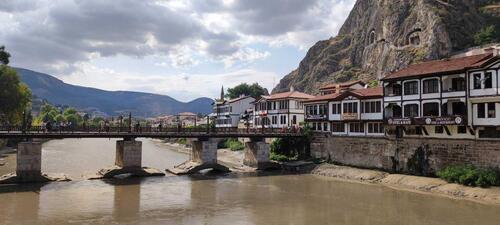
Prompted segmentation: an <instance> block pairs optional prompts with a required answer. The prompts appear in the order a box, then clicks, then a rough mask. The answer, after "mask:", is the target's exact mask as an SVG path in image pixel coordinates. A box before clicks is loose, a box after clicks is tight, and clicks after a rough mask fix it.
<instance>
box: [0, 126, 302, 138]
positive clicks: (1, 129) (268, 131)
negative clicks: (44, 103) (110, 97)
mask: <svg viewBox="0 0 500 225" xmlns="http://www.w3.org/2000/svg"><path fill="white" fill-rule="evenodd" d="M0 133H23V134H57V133H60V134H78V133H81V134H103V135H105V134H107V133H108V134H138V135H140V134H200V135H202V134H263V135H272V134H280V135H286V134H289V135H294V136H298V135H300V130H297V129H292V128H284V129H282V128H250V127H249V128H213V127H211V128H207V127H151V126H132V127H129V126H56V127H45V126H31V127H23V126H0Z"/></svg>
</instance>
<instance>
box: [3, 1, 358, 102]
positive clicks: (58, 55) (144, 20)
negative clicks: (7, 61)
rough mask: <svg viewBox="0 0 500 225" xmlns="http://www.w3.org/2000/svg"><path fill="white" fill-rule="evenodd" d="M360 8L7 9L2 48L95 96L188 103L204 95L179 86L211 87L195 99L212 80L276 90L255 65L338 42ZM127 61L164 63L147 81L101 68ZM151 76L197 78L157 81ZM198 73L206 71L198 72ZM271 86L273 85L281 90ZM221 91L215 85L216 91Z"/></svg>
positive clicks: (98, 5) (14, 4)
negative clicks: (137, 93) (287, 51)
mask: <svg viewBox="0 0 500 225" xmlns="http://www.w3.org/2000/svg"><path fill="white" fill-rule="evenodd" d="M354 2H355V0H121V1H113V0H85V1H81V0H0V29H1V30H2V32H1V33H0V45H6V47H7V49H8V51H9V52H10V53H11V54H12V55H13V57H12V58H11V62H12V64H13V65H14V66H20V67H26V68H30V69H34V70H39V71H41V72H47V73H50V74H55V75H58V76H60V77H62V78H64V80H66V81H70V82H75V83H77V84H82V85H83V84H84V85H87V86H92V87H100V88H105V89H108V88H109V89H112V90H117V89H121V90H125V89H129V88H130V89H133V90H143V91H148V92H158V93H167V91H168V93H177V94H178V96H174V97H180V96H183V97H184V96H186V94H185V93H191V94H187V95H188V96H195V94H193V93H194V92H193V91H192V90H191V87H190V85H188V83H178V82H187V81H190V82H193V83H194V84H196V83H197V82H199V81H203V82H204V85H199V86H196V88H200V87H205V88H201V89H198V90H196V89H195V90H196V91H200V90H203V91H205V90H208V89H207V88H206V87H208V85H207V84H212V81H216V82H219V83H220V85H222V81H226V82H230V83H228V84H225V86H227V87H229V86H231V85H233V84H237V83H239V82H243V81H248V82H254V81H259V83H261V82H267V83H265V85H269V86H268V88H272V87H271V85H272V84H273V83H274V82H275V80H276V79H279V78H280V77H281V76H283V75H284V74H280V75H279V76H278V75H277V74H274V73H272V72H263V73H261V72H260V71H259V70H258V69H254V68H253V67H254V66H253V65H254V63H255V62H258V61H259V60H265V59H269V58H271V59H272V58H273V57H272V56H273V48H275V47H277V46H280V47H282V46H285V47H287V48H288V47H289V48H299V49H302V50H305V49H307V48H309V47H310V46H311V45H312V44H314V43H315V42H316V41H318V40H321V39H326V38H329V37H331V36H334V35H335V34H336V33H337V32H338V30H339V29H340V26H341V24H342V23H343V21H344V19H345V18H346V17H347V15H348V13H349V11H350V9H351V8H352V6H353V5H354ZM256 46H257V47H256ZM121 57H125V58H136V59H144V58H148V57H155V58H156V59H160V60H156V61H155V62H153V63H149V64H147V63H144V65H146V66H145V67H144V71H143V72H142V74H132V73H129V72H127V73H122V72H120V73H118V72H116V71H127V66H130V67H132V65H123V63H115V64H116V65H109V66H103V65H95V64H93V63H95V61H96V59H100V58H101V59H103V58H104V59H109V60H106V61H107V62H109V61H112V60H113V59H116V60H119V58H121ZM274 60H275V59H274ZM207 63H208V64H211V65H208V66H207V65H205V64H207ZM110 64H113V63H110ZM117 65H120V66H117ZM295 66H296V65H293V66H291V67H295ZM103 67H106V68H109V69H111V70H108V69H102V68H103ZM148 67H155V68H156V69H158V68H163V69H174V70H175V69H182V70H181V71H185V72H186V71H190V72H189V74H179V75H175V74H158V71H157V70H154V69H150V68H148ZM197 67H201V68H202V69H199V70H196V69H193V68H197ZM206 67H210V68H211V69H212V71H211V73H216V72H218V74H222V75H208V74H204V72H203V69H205V68H206ZM213 68H218V69H217V70H218V71H213V70H214V69H213ZM290 69H293V68H290ZM268 70H269V69H268ZM278 70H279V71H282V70H283V69H282V68H279V69H276V71H278ZM134 71H136V70H134ZM177 72H178V71H177ZM170 73H174V72H170ZM186 73H187V72H186ZM67 74H69V75H68V76H61V75H67ZM244 74H246V76H243V75H244ZM261 74H265V76H264V75H261ZM229 76H234V77H235V79H236V78H237V82H236V81H234V82H233V83H231V82H232V80H231V78H230V77H229ZM267 77H272V81H269V79H267ZM185 78H187V79H185ZM247 78H251V79H250V80H248V79H247ZM254 78H255V79H254ZM127 79H128V80H127ZM221 79H222V80H221ZM252 79H254V80H252ZM261 80H262V81H261ZM110 81H112V82H110ZM156 81H158V82H156ZM166 81H168V82H166ZM173 84H174V85H173ZM161 85H166V86H167V87H166V86H161ZM220 85H219V84H216V85H215V86H218V87H213V88H214V90H218V89H219V88H220ZM172 86H175V87H172ZM217 92H218V91H217ZM203 94H207V95H212V94H213V93H212V92H211V91H207V92H204V93H203ZM201 95H202V94H199V95H197V96H201Z"/></svg>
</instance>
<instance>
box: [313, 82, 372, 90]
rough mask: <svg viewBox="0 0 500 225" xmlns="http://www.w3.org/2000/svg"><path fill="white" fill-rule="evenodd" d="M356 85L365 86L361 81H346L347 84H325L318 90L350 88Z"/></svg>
mask: <svg viewBox="0 0 500 225" xmlns="http://www.w3.org/2000/svg"><path fill="white" fill-rule="evenodd" d="M357 83H360V84H361V85H363V86H364V85H365V83H364V82H363V81H361V80H354V81H348V82H344V83H338V84H327V85H325V86H323V87H321V88H320V90H321V89H330V88H337V87H341V88H343V87H350V86H352V85H355V84H357Z"/></svg>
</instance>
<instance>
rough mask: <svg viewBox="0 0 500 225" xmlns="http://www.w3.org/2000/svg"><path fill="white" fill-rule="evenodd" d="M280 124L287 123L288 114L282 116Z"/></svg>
mask: <svg viewBox="0 0 500 225" xmlns="http://www.w3.org/2000/svg"><path fill="white" fill-rule="evenodd" d="M280 124H286V116H280Z"/></svg>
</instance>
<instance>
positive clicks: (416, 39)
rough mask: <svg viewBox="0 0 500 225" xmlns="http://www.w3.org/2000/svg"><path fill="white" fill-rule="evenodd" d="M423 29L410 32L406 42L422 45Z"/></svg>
mask: <svg viewBox="0 0 500 225" xmlns="http://www.w3.org/2000/svg"><path fill="white" fill-rule="evenodd" d="M421 31H422V30H421V29H415V30H414V31H412V32H411V33H410V34H408V37H407V42H406V44H407V45H416V46H418V45H420V32H421Z"/></svg>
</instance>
